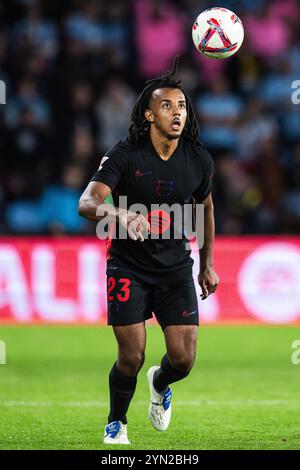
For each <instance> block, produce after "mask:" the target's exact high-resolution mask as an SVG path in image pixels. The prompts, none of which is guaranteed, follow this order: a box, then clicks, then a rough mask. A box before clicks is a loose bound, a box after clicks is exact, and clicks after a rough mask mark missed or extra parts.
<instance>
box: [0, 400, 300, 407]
mask: <svg viewBox="0 0 300 470" xmlns="http://www.w3.org/2000/svg"><path fill="white" fill-rule="evenodd" d="M173 403H174V406H178V407H189V406H190V407H191V406H228V407H231V406H246V407H247V406H300V401H299V400H298V401H292V400H197V401H176V400H174V402H173ZM147 405H148V401H135V402H133V406H147ZM108 406H109V403H108V402H103V401H80V402H79V401H23V400H0V407H32V408H56V407H62V408H99V407H108Z"/></svg>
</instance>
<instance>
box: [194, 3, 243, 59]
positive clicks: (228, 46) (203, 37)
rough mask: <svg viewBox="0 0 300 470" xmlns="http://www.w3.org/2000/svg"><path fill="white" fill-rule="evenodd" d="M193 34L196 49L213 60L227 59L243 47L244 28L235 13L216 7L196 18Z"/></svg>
mask: <svg viewBox="0 0 300 470" xmlns="http://www.w3.org/2000/svg"><path fill="white" fill-rule="evenodd" d="M192 34H193V41H194V44H195V47H196V49H197V51H199V52H201V54H204V55H205V56H207V57H211V58H213V59H226V58H227V57H230V56H232V55H233V54H235V53H236V52H237V51H238V50H239V48H240V47H241V45H242V43H243V39H244V28H243V24H242V22H241V20H240V18H239V17H238V16H237V15H236V14H235V13H233V11H230V10H227V8H221V7H215V8H209V9H208V10H205V11H203V12H202V13H201V14H200V15H199V16H198V17H197V18H196V20H195V22H194V24H193V30H192Z"/></svg>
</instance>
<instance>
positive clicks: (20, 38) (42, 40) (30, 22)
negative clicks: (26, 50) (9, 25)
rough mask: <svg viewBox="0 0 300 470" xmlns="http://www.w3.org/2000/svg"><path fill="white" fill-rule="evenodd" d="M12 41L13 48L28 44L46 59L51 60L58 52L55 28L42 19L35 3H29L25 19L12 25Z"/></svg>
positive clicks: (50, 22)
mask: <svg viewBox="0 0 300 470" xmlns="http://www.w3.org/2000/svg"><path fill="white" fill-rule="evenodd" d="M12 41H13V44H14V47H15V48H18V47H20V46H22V44H25V43H26V44H28V45H29V47H30V48H32V49H33V50H38V53H39V54H40V55H41V56H43V57H44V58H46V59H53V58H54V57H55V56H56V54H57V52H58V44H59V43H58V30H57V27H56V25H55V23H54V22H53V21H51V20H49V19H45V18H44V17H43V14H42V9H41V6H40V5H39V4H38V3H36V2H31V3H29V5H28V7H27V11H26V16H25V18H22V19H21V20H20V21H18V22H16V23H15V24H14V26H13V30H12Z"/></svg>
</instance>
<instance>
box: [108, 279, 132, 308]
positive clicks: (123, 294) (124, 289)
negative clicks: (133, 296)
mask: <svg viewBox="0 0 300 470" xmlns="http://www.w3.org/2000/svg"><path fill="white" fill-rule="evenodd" d="M130 284H131V280H130V279H127V278H125V277H120V278H119V279H117V280H116V279H115V278H114V277H113V276H110V277H109V278H108V279H107V298H108V300H109V302H113V301H114V300H119V301H120V302H127V300H128V299H129V297H130ZM116 286H117V292H115V293H113V291H114V290H115V287H116Z"/></svg>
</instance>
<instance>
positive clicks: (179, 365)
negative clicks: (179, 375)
mask: <svg viewBox="0 0 300 470" xmlns="http://www.w3.org/2000/svg"><path fill="white" fill-rule="evenodd" d="M170 360H171V364H172V366H173V367H174V368H175V369H177V370H180V371H181V372H185V373H186V374H188V373H189V372H190V370H191V369H192V367H193V364H194V360H195V354H194V353H184V354H182V355H176V356H175V357H171V358H170Z"/></svg>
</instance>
